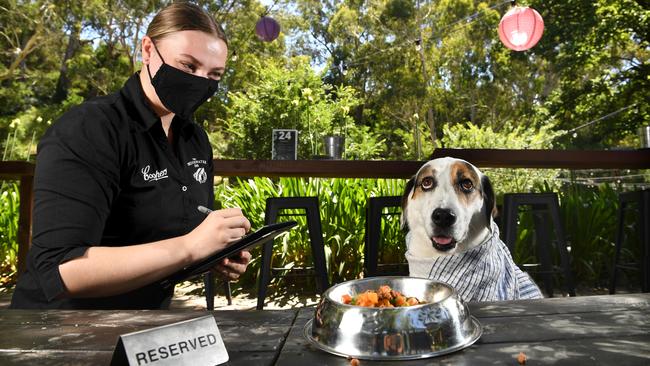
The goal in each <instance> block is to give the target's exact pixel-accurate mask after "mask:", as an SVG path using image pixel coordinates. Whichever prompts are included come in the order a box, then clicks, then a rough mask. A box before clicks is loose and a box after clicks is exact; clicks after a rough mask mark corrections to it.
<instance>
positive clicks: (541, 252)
mask: <svg viewBox="0 0 650 366" xmlns="http://www.w3.org/2000/svg"><path fill="white" fill-rule="evenodd" d="M519 206H531V207H532V214H533V222H534V226H535V239H536V242H537V255H538V257H539V260H540V262H541V268H542V270H541V271H538V273H539V274H540V275H542V278H543V281H544V288H545V290H546V293H547V294H548V296H550V297H553V278H552V274H554V273H558V272H560V273H563V276H564V284H565V288H566V291H567V293H568V294H569V295H570V296H575V295H576V293H575V286H574V284H573V275H572V272H571V266H570V259H569V252H568V250H567V245H566V239H565V236H564V226H563V225H562V221H561V220H560V205H559V202H558V198H557V194H555V193H507V194H504V195H503V211H504V215H503V219H502V224H503V229H504V230H503V231H504V238H505V243H506V245H507V246H508V248H509V249H510V252H511V253H512V252H513V249H514V247H515V242H516V239H517V219H518V216H519V215H518V213H519V210H518V209H519ZM545 213H548V214H549V215H550V217H551V221H552V222H553V227H554V228H555V234H556V242H557V250H558V253H559V254H560V266H561V269H555V268H554V266H553V264H552V263H551V262H552V261H551V252H552V251H551V249H552V248H551V245H552V242H551V240H550V238H549V235H548V233H549V232H550V231H551V226H550V225H549V220H548V219H545V218H544V217H543V215H544V214H545Z"/></svg>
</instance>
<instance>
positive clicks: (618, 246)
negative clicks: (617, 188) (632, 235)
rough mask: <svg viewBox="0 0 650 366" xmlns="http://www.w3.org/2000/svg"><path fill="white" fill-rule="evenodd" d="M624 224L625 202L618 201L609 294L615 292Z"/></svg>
mask: <svg viewBox="0 0 650 366" xmlns="http://www.w3.org/2000/svg"><path fill="white" fill-rule="evenodd" d="M624 224H625V202H624V201H623V200H620V199H619V202H618V224H617V226H616V244H615V245H616V246H615V247H614V264H613V265H612V280H611V282H610V284H609V294H610V295H613V294H615V293H616V277H617V275H618V261H619V260H621V246H622V245H623V233H624V231H623V225H624Z"/></svg>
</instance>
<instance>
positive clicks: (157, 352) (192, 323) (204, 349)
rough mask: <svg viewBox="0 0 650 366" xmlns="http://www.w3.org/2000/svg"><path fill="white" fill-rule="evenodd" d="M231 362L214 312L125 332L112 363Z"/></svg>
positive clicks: (157, 365) (135, 365) (141, 365)
mask: <svg viewBox="0 0 650 366" xmlns="http://www.w3.org/2000/svg"><path fill="white" fill-rule="evenodd" d="M227 361H228V351H226V347H225V345H224V344H223V340H222V339H221V334H220V333H219V328H218V327H217V322H216V321H215V320H214V317H213V316H212V315H207V316H204V317H201V318H197V319H192V320H186V321H182V322H179V323H174V324H169V325H164V326H162V327H157V328H152V329H147V330H143V331H139V332H134V333H128V334H123V335H121V336H120V339H119V340H118V342H117V346H116V347H115V352H114V353H113V360H112V361H111V365H130V366H144V365H153V366H164V365H192V366H197V365H219V364H222V363H224V362H227Z"/></svg>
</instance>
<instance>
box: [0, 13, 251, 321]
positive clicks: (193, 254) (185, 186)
mask: <svg viewBox="0 0 650 366" xmlns="http://www.w3.org/2000/svg"><path fill="white" fill-rule="evenodd" d="M141 45H142V61H143V65H142V70H141V71H140V72H139V73H136V74H135V75H133V76H132V77H131V78H130V79H129V80H128V81H127V82H126V84H125V85H124V87H123V88H122V89H121V90H120V91H119V92H117V93H115V94H112V95H109V96H106V97H101V98H97V99H94V100H91V101H87V102H85V103H83V104H81V105H80V106H77V107H75V108H72V109H71V110H70V111H68V112H67V113H65V114H64V115H63V116H62V117H61V118H60V120H59V121H57V123H56V124H54V125H53V126H52V127H51V128H50V129H49V130H48V131H47V133H46V134H45V135H44V137H43V138H42V140H41V141H40V143H39V147H38V157H37V161H36V171H35V177H34V227H33V235H32V247H31V249H30V251H29V254H28V257H27V269H26V271H25V273H23V274H22V275H21V277H20V279H19V281H18V284H17V286H16V289H15V291H14V295H13V299H12V304H11V307H13V308H71V309H80V308H83V309H156V308H166V307H168V306H169V303H170V300H171V297H172V294H173V288H163V287H161V286H160V285H158V282H159V280H161V279H163V278H165V277H166V276H168V275H170V274H172V273H174V272H176V271H178V270H179V269H181V268H183V267H185V266H187V265H188V264H191V263H194V262H197V261H199V260H201V259H203V258H206V257H207V256H209V255H210V254H212V253H214V252H216V251H219V250H221V249H223V248H225V247H226V246H228V245H229V244H230V243H232V242H233V241H235V240H237V239H239V238H241V237H242V236H243V235H244V234H245V233H246V232H247V231H248V230H249V229H250V222H249V221H248V220H247V219H246V217H244V215H243V214H242V212H241V210H240V209H237V208H233V209H224V210H218V211H214V212H212V213H210V214H209V215H207V216H206V215H205V214H203V213H201V212H199V211H198V210H197V206H199V205H202V206H206V207H212V205H213V201H214V193H213V174H212V149H211V146H210V143H209V141H208V137H207V135H206V133H205V131H203V130H202V129H201V128H200V127H199V126H198V125H197V124H196V123H194V122H193V121H192V119H191V118H192V113H193V112H194V111H195V110H196V108H198V107H199V106H200V105H201V104H202V103H204V102H205V101H206V100H207V99H208V98H209V97H210V96H212V94H214V92H215V91H216V90H217V86H218V83H219V79H220V78H221V76H222V75H223V73H224V68H225V62H226V56H227V52H228V46H227V41H226V36H225V34H224V32H223V30H222V28H221V27H220V26H219V25H218V24H217V23H216V21H215V20H214V19H213V18H212V17H211V16H210V15H209V14H207V13H206V12H205V11H203V10H202V9H201V8H199V7H198V6H196V5H193V4H189V3H174V4H172V5H170V6H168V7H166V8H165V9H163V10H161V11H160V12H159V13H158V14H157V15H156V16H155V17H154V18H153V20H152V22H151V24H150V25H149V28H148V29H147V35H146V36H145V37H143V39H142V44H141ZM249 260H250V254H249V253H248V252H241V254H240V257H239V258H238V259H236V260H232V259H231V260H228V259H226V260H224V261H223V262H222V263H221V264H220V265H219V266H217V268H216V270H217V271H218V272H219V273H220V274H221V275H222V276H223V277H225V278H227V279H236V278H238V277H239V275H241V274H242V273H243V272H244V271H245V270H246V267H247V265H248V262H249Z"/></svg>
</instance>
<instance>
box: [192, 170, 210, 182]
mask: <svg viewBox="0 0 650 366" xmlns="http://www.w3.org/2000/svg"><path fill="white" fill-rule="evenodd" d="M194 179H196V181H197V182H199V183H201V184H203V183H205V181H207V180H208V174H207V173H206V172H205V169H203V168H198V169H197V170H196V171H195V172H194Z"/></svg>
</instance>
